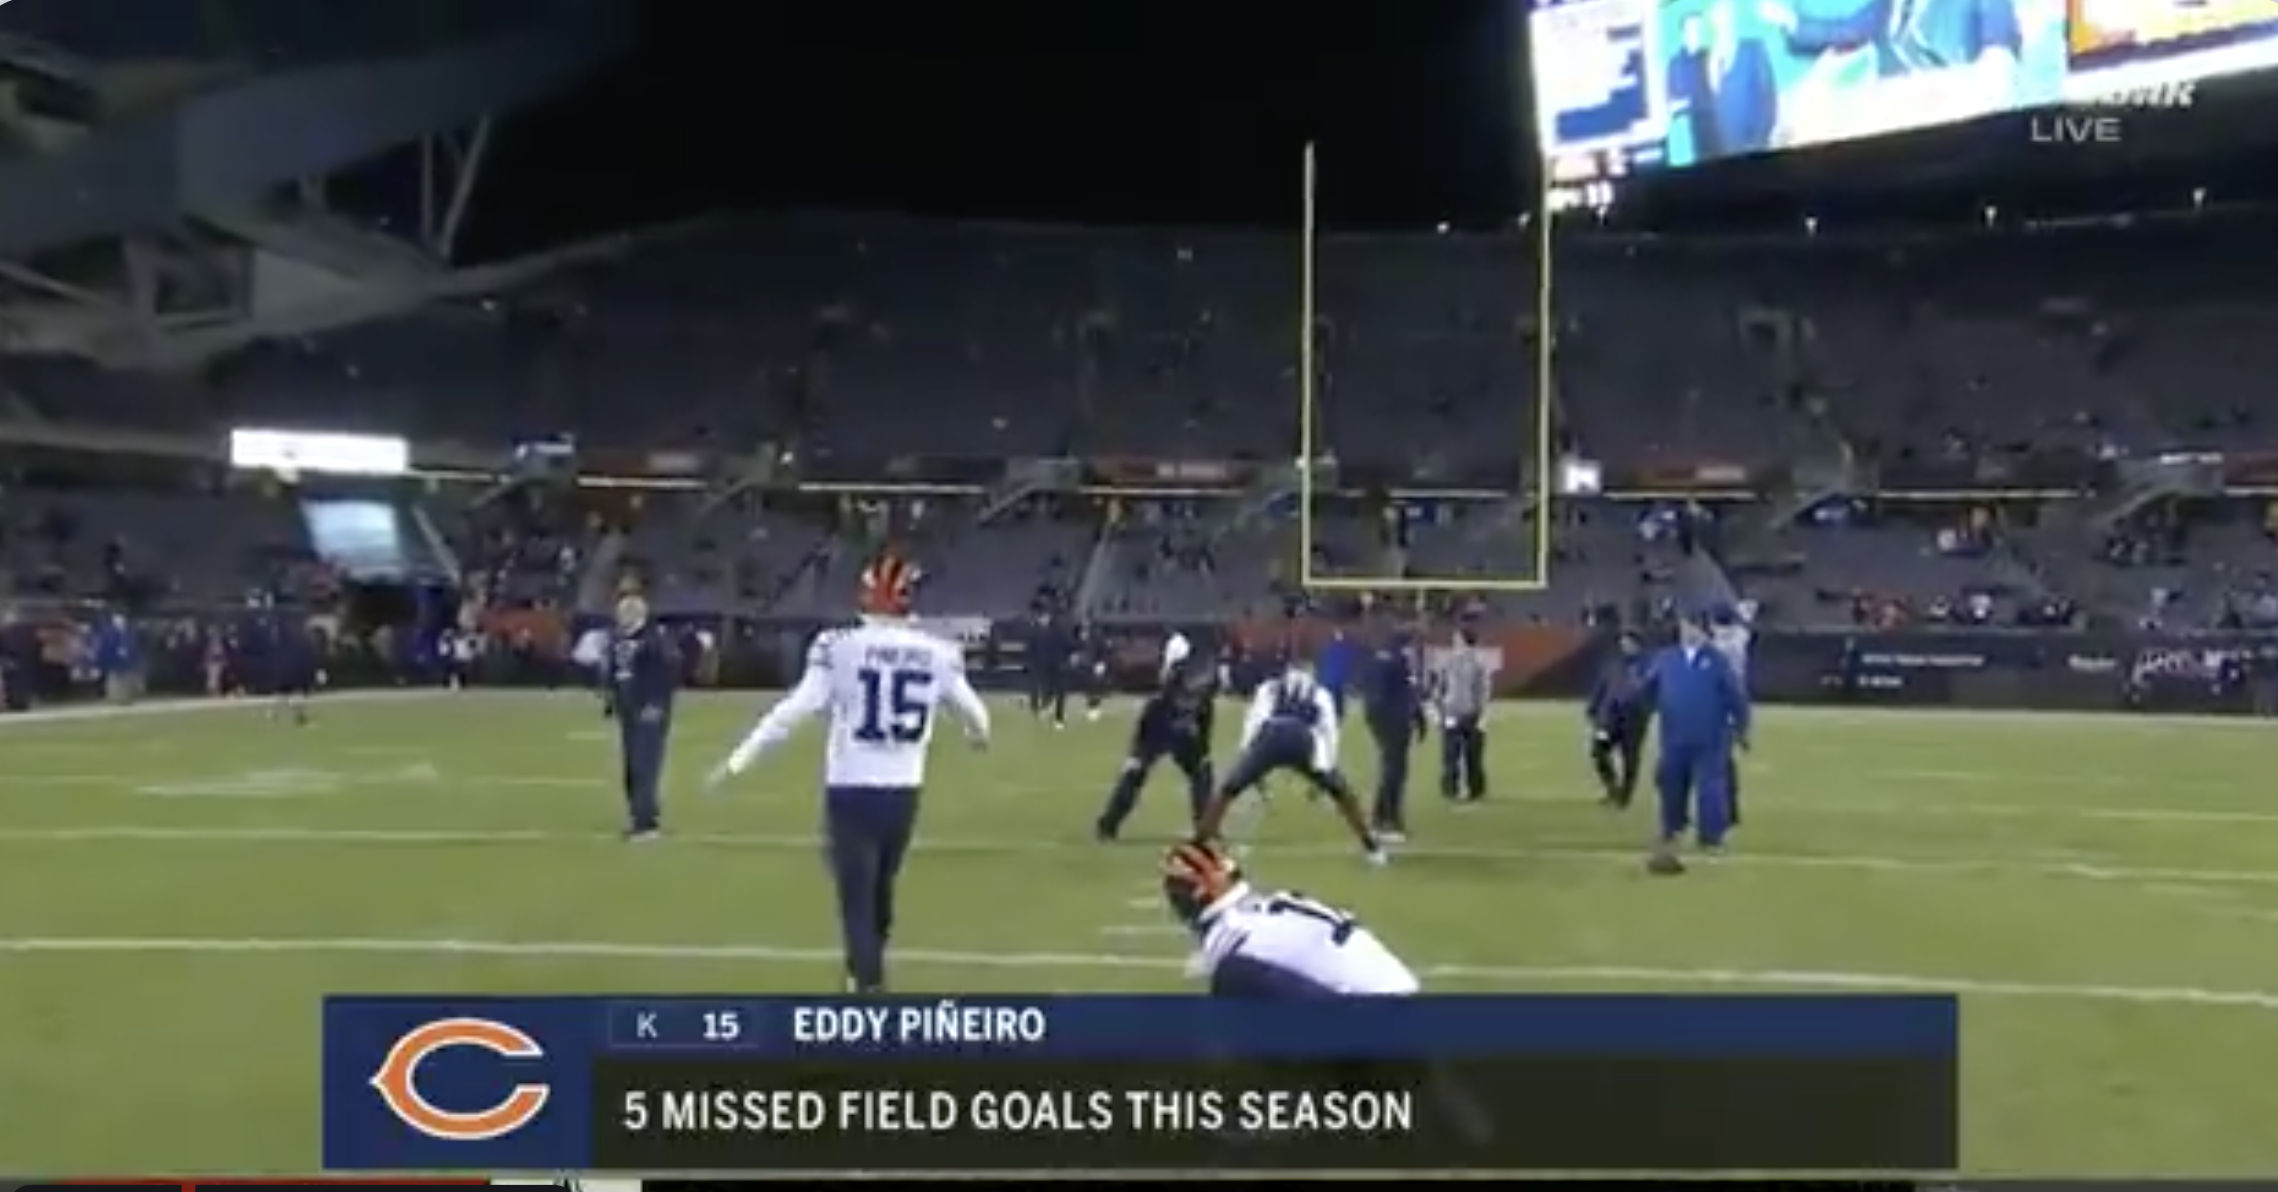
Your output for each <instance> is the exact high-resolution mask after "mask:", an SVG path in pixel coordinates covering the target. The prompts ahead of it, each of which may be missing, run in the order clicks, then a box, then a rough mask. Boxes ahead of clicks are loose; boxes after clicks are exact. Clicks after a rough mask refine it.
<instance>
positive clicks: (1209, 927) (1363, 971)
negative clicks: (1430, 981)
mask: <svg viewBox="0 0 2278 1192" xmlns="http://www.w3.org/2000/svg"><path fill="white" fill-rule="evenodd" d="M1202 927H1203V936H1202V951H1201V952H1200V953H1199V954H1198V955H1197V956H1196V958H1195V968H1196V969H1197V970H1199V971H1197V972H1196V973H1195V974H1194V975H1196V976H1203V977H1207V976H1209V975H1211V974H1213V973H1216V972H1217V971H1218V966H1219V965H1222V964H1224V963H1226V961H1227V959H1228V958H1229V957H1234V956H1242V957H1246V958H1248V959H1249V960H1251V961H1253V962H1255V963H1258V964H1263V965H1269V966H1271V967H1273V968H1277V969H1280V970H1282V971H1284V972H1287V973H1290V974H1293V975H1295V976H1297V977H1299V978H1302V979H1303V980H1306V981H1310V982H1312V983H1313V984H1315V985H1318V986H1320V987H1322V988H1323V989H1327V990H1329V991H1331V992H1333V993H1339V994H1344V995H1348V996H1357V997H1372V996H1399V995H1403V994H1411V993H1415V992H1417V991H1418V990H1420V989H1422V988H1423V983H1422V982H1421V981H1418V980H1417V979H1416V973H1415V970H1413V969H1410V968H1409V967H1408V966H1407V964H1406V963H1405V962H1403V961H1402V960H1401V959H1400V958H1399V957H1398V956H1395V955H1393V954H1392V949H1390V948H1387V947H1385V946H1384V941H1383V940H1380V939H1378V938H1377V937H1376V933H1375V932H1373V931H1370V930H1369V929H1368V928H1366V927H1363V926H1361V925H1360V924H1359V923H1357V922H1355V921H1354V920H1353V917H1352V916H1351V915H1348V914H1346V913H1344V912H1343V911H1340V910H1337V909H1336V908H1334V907H1331V906H1328V905H1326V904H1323V903H1319V902H1315V901H1314V900H1312V899H1310V898H1307V897H1305V896H1304V895H1302V894H1292V893H1289V892H1287V891H1273V892H1268V891H1262V890H1248V889H1243V890H1238V891H1237V892H1236V893H1234V894H1233V895H1231V896H1230V897H1228V898H1227V899H1226V900H1225V901H1224V902H1223V903H1221V904H1220V905H1217V906H1214V907H1212V908H1210V909H1209V910H1207V911H1205V912H1203V917H1202Z"/></svg>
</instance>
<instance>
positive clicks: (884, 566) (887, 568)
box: [859, 555, 918, 617]
mask: <svg viewBox="0 0 2278 1192" xmlns="http://www.w3.org/2000/svg"><path fill="white" fill-rule="evenodd" d="M917 586H918V569H917V568H915V567H913V566H911V565H910V564H908V563H905V562H903V561H902V560H901V559H898V558H896V557H894V556H892V555H887V556H884V557H883V558H880V559H879V560H878V561H877V562H875V563H872V564H871V565H869V566H868V567H865V568H863V569H862V591H861V593H860V595H859V600H860V604H861V608H862V611H863V612H866V613H869V614H870V615H872V616H877V617H906V616H908V615H909V614H910V608H911V606H912V605H914V604H915V603H916V602H917Z"/></svg>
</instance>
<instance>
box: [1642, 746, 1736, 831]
mask: <svg viewBox="0 0 2278 1192" xmlns="http://www.w3.org/2000/svg"><path fill="white" fill-rule="evenodd" d="M1731 780H1732V747H1731V745H1730V743H1729V742H1723V741H1709V742H1690V741H1667V740H1664V741H1663V742H1662V743H1661V756H1660V758H1659V759H1657V760H1656V762H1655V764H1654V767H1653V785H1654V787H1655V789H1656V790H1657V792H1658V793H1659V794H1660V797H1661V837H1662V839H1664V840H1672V841H1673V840H1675V839H1676V838H1677V837H1679V836H1681V835H1683V834H1684V832H1685V830H1686V829H1687V828H1690V827H1696V826H1697V828H1698V829H1699V835H1700V842H1701V844H1702V845H1703V846H1705V847H1709V848H1714V847H1716V846H1718V845H1721V844H1723V843H1724V834H1725V831H1726V830H1727V829H1729V828H1730V827H1731V826H1732V793H1731V790H1730V789H1729V786H1728V784H1729V783H1730V782H1731Z"/></svg>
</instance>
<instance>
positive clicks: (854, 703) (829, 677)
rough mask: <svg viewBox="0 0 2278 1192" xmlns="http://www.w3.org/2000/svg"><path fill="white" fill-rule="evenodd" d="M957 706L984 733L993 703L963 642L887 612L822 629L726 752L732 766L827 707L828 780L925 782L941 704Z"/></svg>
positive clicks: (974, 732) (970, 726) (975, 731)
mask: <svg viewBox="0 0 2278 1192" xmlns="http://www.w3.org/2000/svg"><path fill="white" fill-rule="evenodd" d="M945 702H946V703H947V704H949V706H950V707H951V708H954V709H955V710H956V711H957V714H958V716H959V717H961V718H962V719H963V720H964V721H965V723H966V728H967V735H969V736H972V737H975V738H986V737H987V736H988V732H989V710H988V708H987V707H986V706H985V705H983V704H982V703H981V697H980V696H979V695H977V694H975V693H974V691H973V685H972V684H971V683H970V682H968V681H967V680H966V678H965V651H964V648H963V647H962V646H960V645H958V644H957V643H956V642H952V641H947V640H944V639H942V638H939V637H936V636H934V635H933V634H930V633H927V632H925V631H923V630H921V629H918V628H916V627H914V626H912V625H910V624H908V623H906V622H903V621H899V620H892V619H887V618H877V619H873V620H868V621H865V622H864V623H863V624H861V625H859V626H856V627H854V628H852V629H838V630H831V631H828V632H825V633H823V634H822V635H821V636H819V637H817V638H816V639H815V644H814V645H813V646H812V647H811V648H810V649H809V650H808V651H807V669H806V673H804V674H802V675H800V676H799V685H798V686H797V687H794V688H792V690H791V694H789V695H787V696H785V697H784V698H783V700H782V702H780V703H778V704H776V705H775V706H774V707H773V708H770V709H769V710H768V712H767V715H766V716H765V717H763V718H761V720H760V722H759V725H758V726H757V727H756V728H754V729H752V731H751V735H749V736H747V737H745V738H744V740H743V743H742V744H741V745H738V746H737V747H736V750H735V752H734V753H733V754H730V755H729V757H728V762H727V768H728V770H729V772H731V773H741V772H742V771H743V770H744V769H745V768H746V767H747V766H749V765H750V764H751V763H752V761H753V760H754V759H756V758H757V757H758V756H759V755H760V754H761V753H763V752H765V751H766V750H768V749H769V748H771V747H773V746H774V745H776V744H778V743H780V742H781V741H783V740H784V739H786V738H788V737H789V736H790V735H791V732H792V730H793V729H795V728H797V727H798V726H799V724H800V723H801V722H802V721H804V720H806V719H807V718H808V717H810V716H814V715H817V714H818V713H820V714H827V715H828V717H829V719H830V736H829V739H828V741H827V742H826V743H825V745H824V755H823V757H824V760H823V781H824V783H826V784H827V785H830V786H834V787H839V786H850V787H911V788H915V787H919V786H923V785H924V784H925V759H926V747H927V745H928V744H929V743H931V742H932V740H933V723H934V719H935V717H934V713H935V712H936V710H938V709H939V707H940V705H941V704H943V703H945Z"/></svg>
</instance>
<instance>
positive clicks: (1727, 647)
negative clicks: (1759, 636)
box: [1709, 625, 1756, 689]
mask: <svg viewBox="0 0 2278 1192" xmlns="http://www.w3.org/2000/svg"><path fill="white" fill-rule="evenodd" d="M1755 641H1756V635H1755V634H1754V633H1753V632H1751V631H1750V630H1749V628H1748V627H1747V626H1746V625H1719V626H1717V627H1716V628H1715V629H1713V630H1710V631H1709V644H1710V645H1711V646H1713V647H1715V648H1716V652H1717V653H1719V654H1722V655H1724V660H1725V661H1726V662H1728V663H1730V664H1732V675H1733V677H1734V678H1736V679H1739V680H1740V685H1741V687H1742V688H1743V689H1745V688H1746V687H1747V686H1748V647H1749V646H1751V645H1753V644H1755Z"/></svg>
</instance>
